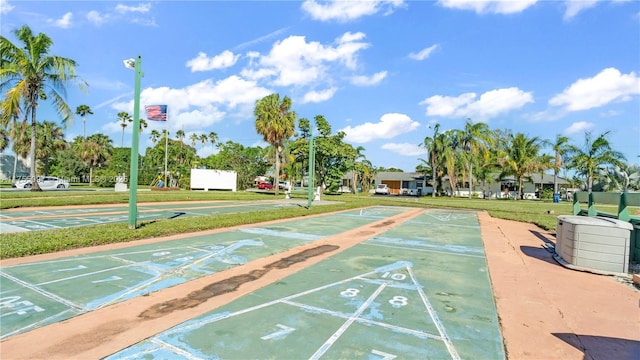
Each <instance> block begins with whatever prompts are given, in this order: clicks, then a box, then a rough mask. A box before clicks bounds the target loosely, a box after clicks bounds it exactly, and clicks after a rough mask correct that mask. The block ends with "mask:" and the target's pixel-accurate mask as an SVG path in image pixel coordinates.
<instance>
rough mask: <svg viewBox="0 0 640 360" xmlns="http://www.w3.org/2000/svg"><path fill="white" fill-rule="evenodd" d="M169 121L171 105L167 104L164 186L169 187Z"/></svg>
mask: <svg viewBox="0 0 640 360" xmlns="http://www.w3.org/2000/svg"><path fill="white" fill-rule="evenodd" d="M168 123H169V105H167V121H166V122H165V124H164V186H165V187H168V186H169V184H168V183H167V158H168V154H169V131H168V130H167V124H168Z"/></svg>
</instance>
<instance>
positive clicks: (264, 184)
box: [258, 182, 273, 190]
mask: <svg viewBox="0 0 640 360" xmlns="http://www.w3.org/2000/svg"><path fill="white" fill-rule="evenodd" d="M258 189H260V190H273V185H272V184H271V183H268V182H261V183H258Z"/></svg>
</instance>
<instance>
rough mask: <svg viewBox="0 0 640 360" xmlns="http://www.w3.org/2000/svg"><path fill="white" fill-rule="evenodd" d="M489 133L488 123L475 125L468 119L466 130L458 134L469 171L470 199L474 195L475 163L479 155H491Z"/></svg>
mask: <svg viewBox="0 0 640 360" xmlns="http://www.w3.org/2000/svg"><path fill="white" fill-rule="evenodd" d="M489 132H490V130H489V126H488V125H487V124H486V123H482V122H479V123H475V124H473V123H472V122H471V119H467V122H466V124H465V125H464V130H462V131H461V132H459V133H458V134H459V135H460V139H459V143H460V146H461V148H462V152H463V157H464V160H465V162H466V165H467V170H468V171H469V174H468V175H469V198H471V197H472V195H473V194H472V193H473V163H474V162H475V161H476V159H477V157H478V156H479V155H482V156H483V157H485V158H486V157H487V156H488V155H489V152H488V147H487V145H486V144H487V143H488V142H489Z"/></svg>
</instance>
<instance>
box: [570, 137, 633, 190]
mask: <svg viewBox="0 0 640 360" xmlns="http://www.w3.org/2000/svg"><path fill="white" fill-rule="evenodd" d="M608 135H609V131H607V132H605V133H602V134H601V135H600V136H598V137H597V138H596V139H595V140H592V138H591V132H586V133H585V141H584V146H583V147H582V148H578V147H576V146H571V147H570V149H571V152H572V154H573V156H572V157H571V160H570V162H569V167H571V168H573V169H576V170H577V171H578V173H579V174H580V175H582V176H584V177H585V178H586V183H587V190H588V191H589V192H590V191H591V190H592V189H593V180H594V177H595V176H596V174H597V171H598V170H602V169H604V168H606V166H607V165H613V166H619V167H621V166H623V165H624V161H625V160H626V159H625V157H624V155H623V154H622V153H621V152H619V151H615V150H613V149H612V148H611V144H609V140H607V136H608Z"/></svg>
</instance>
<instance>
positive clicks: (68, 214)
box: [0, 200, 327, 234]
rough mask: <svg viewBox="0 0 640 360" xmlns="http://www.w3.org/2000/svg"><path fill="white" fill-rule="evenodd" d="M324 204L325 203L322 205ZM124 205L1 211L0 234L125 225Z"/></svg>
mask: <svg viewBox="0 0 640 360" xmlns="http://www.w3.org/2000/svg"><path fill="white" fill-rule="evenodd" d="M323 203H327V202H323ZM301 204H302V202H301V201H296V200H264V201H253V202H250V203H248V202H246V201H245V202H229V201H216V202H208V203H193V204H184V203H179V204H161V205H146V206H139V207H138V212H139V215H138V219H139V220H140V221H151V220H160V219H169V218H172V217H176V216H180V217H186V216H204V215H213V214H228V213H237V212H248V211H257V210H268V209H273V208H283V207H284V208H286V207H300V206H301ZM128 216H129V215H128V208H127V207H126V206H113V207H99V208H91V209H89V208H78V209H51V210H46V211H44V210H38V211H6V210H5V211H1V212H0V233H5V234H6V233H11V232H20V231H36V230H51V229H59V228H68V227H75V226H87V225H96V224H109V223H126V222H127V221H128Z"/></svg>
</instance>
